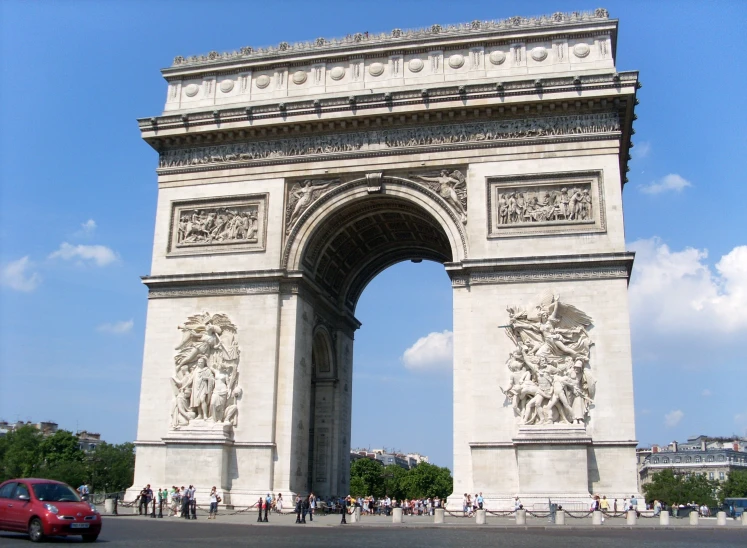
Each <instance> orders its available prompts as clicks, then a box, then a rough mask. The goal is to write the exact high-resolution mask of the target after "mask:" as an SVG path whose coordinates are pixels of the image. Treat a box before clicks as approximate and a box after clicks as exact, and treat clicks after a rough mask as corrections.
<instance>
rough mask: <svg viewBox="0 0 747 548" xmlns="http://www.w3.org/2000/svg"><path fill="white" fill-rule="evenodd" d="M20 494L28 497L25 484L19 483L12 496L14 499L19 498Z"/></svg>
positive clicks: (27, 489)
mask: <svg viewBox="0 0 747 548" xmlns="http://www.w3.org/2000/svg"><path fill="white" fill-rule="evenodd" d="M22 496H25V497H26V498H27V499H30V498H31V497H30V496H29V488H28V487H26V485H25V484H23V483H19V484H18V486H17V487H16V494H15V495H14V496H13V498H14V499H20V498H21V497H22Z"/></svg>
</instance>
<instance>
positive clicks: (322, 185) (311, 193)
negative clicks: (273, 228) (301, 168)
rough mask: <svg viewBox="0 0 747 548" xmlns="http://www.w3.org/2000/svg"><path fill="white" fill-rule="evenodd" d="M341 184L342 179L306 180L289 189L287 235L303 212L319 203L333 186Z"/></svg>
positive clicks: (286, 214) (286, 221)
mask: <svg viewBox="0 0 747 548" xmlns="http://www.w3.org/2000/svg"><path fill="white" fill-rule="evenodd" d="M339 183H340V179H329V180H324V181H320V180H311V179H306V180H305V181H303V182H299V183H294V184H293V185H291V186H290V188H289V189H288V198H287V200H286V204H288V205H287V207H286V210H285V233H286V234H288V233H289V232H290V230H291V228H293V225H295V224H296V222H298V219H300V218H301V215H303V212H304V211H306V210H307V209H308V208H309V206H310V205H311V204H312V203H314V202H315V201H317V200H318V199H319V198H320V197H321V196H322V195H323V194H324V193H325V192H327V190H329V188H330V187H331V186H334V185H337V184H339Z"/></svg>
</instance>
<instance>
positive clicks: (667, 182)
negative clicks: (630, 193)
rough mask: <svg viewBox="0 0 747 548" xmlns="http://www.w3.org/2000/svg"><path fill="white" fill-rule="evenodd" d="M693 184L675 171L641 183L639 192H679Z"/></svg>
mask: <svg viewBox="0 0 747 548" xmlns="http://www.w3.org/2000/svg"><path fill="white" fill-rule="evenodd" d="M689 186H693V184H692V183H691V182H690V181H688V180H687V179H685V178H684V177H682V176H681V175H677V174H676V173H670V174H669V175H665V176H664V177H662V178H661V179H659V180H658V181H651V182H650V183H649V184H647V185H641V186H640V189H641V192H643V193H644V194H661V193H662V192H668V191H670V190H671V191H674V192H681V191H682V190H683V189H685V188H687V187H689Z"/></svg>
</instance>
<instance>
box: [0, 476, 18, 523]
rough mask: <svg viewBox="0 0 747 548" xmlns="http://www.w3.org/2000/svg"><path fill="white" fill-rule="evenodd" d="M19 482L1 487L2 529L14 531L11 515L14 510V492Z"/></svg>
mask: <svg viewBox="0 0 747 548" xmlns="http://www.w3.org/2000/svg"><path fill="white" fill-rule="evenodd" d="M16 485H17V482H15V481H9V482H8V483H6V484H4V485H3V486H2V487H0V529H14V527H13V526H12V525H11V520H10V513H11V511H12V510H13V506H14V505H13V499H12V498H11V497H12V496H13V492H14V491H15V490H16Z"/></svg>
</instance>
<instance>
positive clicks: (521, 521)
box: [516, 510, 527, 525]
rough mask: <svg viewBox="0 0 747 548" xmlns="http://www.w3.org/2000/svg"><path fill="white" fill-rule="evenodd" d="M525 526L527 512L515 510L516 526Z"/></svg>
mask: <svg viewBox="0 0 747 548" xmlns="http://www.w3.org/2000/svg"><path fill="white" fill-rule="evenodd" d="M526 524H527V511H526V510H516V525H526Z"/></svg>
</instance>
